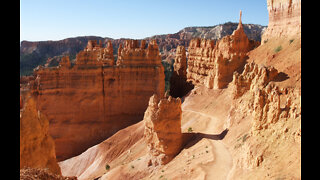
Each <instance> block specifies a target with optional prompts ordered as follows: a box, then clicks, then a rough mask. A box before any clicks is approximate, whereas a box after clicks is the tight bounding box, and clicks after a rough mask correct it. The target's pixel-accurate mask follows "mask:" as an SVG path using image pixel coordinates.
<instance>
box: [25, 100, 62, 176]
mask: <svg viewBox="0 0 320 180" xmlns="http://www.w3.org/2000/svg"><path fill="white" fill-rule="evenodd" d="M20 111H21V112H20V168H24V167H31V168H48V169H49V171H51V172H53V173H55V174H60V175H61V171H60V167H59V165H58V164H57V161H56V157H55V145H54V141H53V139H52V138H51V136H50V135H49V133H48V130H49V121H48V119H47V118H46V117H45V115H43V114H42V113H40V111H38V110H37V108H36V103H35V101H34V99H33V98H32V97H30V98H28V99H27V100H26V102H22V100H21V96H20Z"/></svg>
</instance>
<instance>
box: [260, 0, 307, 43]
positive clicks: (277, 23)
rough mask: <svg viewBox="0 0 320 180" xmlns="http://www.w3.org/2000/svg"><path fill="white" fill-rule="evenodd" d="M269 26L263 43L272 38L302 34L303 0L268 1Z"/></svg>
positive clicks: (263, 37) (263, 36)
mask: <svg viewBox="0 0 320 180" xmlns="http://www.w3.org/2000/svg"><path fill="white" fill-rule="evenodd" d="M267 5H268V12H269V24H268V28H267V30H266V31H265V32H264V34H263V35H262V40H261V42H262V43H265V41H267V40H268V39H270V38H272V37H289V36H292V35H296V34H299V33H301V0H291V1H288V0H267Z"/></svg>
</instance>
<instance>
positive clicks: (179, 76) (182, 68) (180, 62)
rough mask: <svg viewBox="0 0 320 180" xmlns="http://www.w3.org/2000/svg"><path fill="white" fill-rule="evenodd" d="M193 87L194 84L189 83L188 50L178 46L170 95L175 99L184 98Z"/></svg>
mask: <svg viewBox="0 0 320 180" xmlns="http://www.w3.org/2000/svg"><path fill="white" fill-rule="evenodd" d="M193 87H194V86H193V85H192V83H190V82H187V59H186V50H185V48H184V46H178V47H177V50H176V58H175V61H174V64H173V73H172V76H171V79H170V95H171V96H172V97H175V98H176V97H180V98H182V97H183V96H185V95H186V94H187V93H188V92H189V91H190V90H191V89H193Z"/></svg>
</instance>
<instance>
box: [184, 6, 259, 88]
mask: <svg viewBox="0 0 320 180" xmlns="http://www.w3.org/2000/svg"><path fill="white" fill-rule="evenodd" d="M257 45H259V42H255V41H251V40H249V39H248V37H247V36H246V34H245V33H244V30H243V26H242V22H241V12H240V22H239V25H238V28H237V29H236V30H235V31H234V32H233V34H232V35H230V36H225V37H223V38H222V39H221V40H219V41H218V42H217V43H216V44H215V42H214V41H213V40H205V39H201V40H200V39H193V40H191V41H190V46H189V57H188V71H187V79H188V81H189V80H190V81H192V82H193V83H194V84H205V85H206V87H208V88H210V89H212V88H214V89H221V88H226V87H227V85H228V84H229V83H230V82H231V81H232V75H233V72H235V71H240V70H241V69H242V68H243V67H244V64H245V60H246V59H247V58H248V57H247V52H249V51H250V50H252V49H253V48H255V47H256V46H257Z"/></svg>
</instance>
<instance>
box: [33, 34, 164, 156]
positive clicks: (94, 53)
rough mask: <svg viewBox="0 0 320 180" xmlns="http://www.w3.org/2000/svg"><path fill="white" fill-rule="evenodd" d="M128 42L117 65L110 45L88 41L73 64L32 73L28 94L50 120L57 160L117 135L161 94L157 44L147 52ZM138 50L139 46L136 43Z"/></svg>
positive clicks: (62, 62)
mask: <svg viewBox="0 0 320 180" xmlns="http://www.w3.org/2000/svg"><path fill="white" fill-rule="evenodd" d="M137 43H138V41H136V40H127V41H126V43H125V46H124V47H123V48H122V49H121V48H119V49H118V51H119V54H118V61H117V65H115V63H114V58H113V57H112V56H111V52H112V51H113V49H112V44H111V42H108V43H107V47H106V48H103V47H102V46H103V45H102V43H101V42H100V43H97V42H96V41H89V43H88V45H87V47H86V48H85V49H84V50H83V51H80V52H79V53H78V54H77V58H76V62H75V65H73V66H72V67H71V66H69V59H68V58H67V57H65V58H63V60H62V61H61V62H60V65H59V66H58V67H53V68H39V69H38V70H36V71H35V77H36V78H35V83H34V85H33V92H34V93H35V94H36V95H37V103H38V107H39V109H40V111H41V112H43V113H44V114H46V115H47V117H48V119H49V121H50V127H49V132H50V135H52V137H53V139H54V140H55V144H56V155H57V159H58V160H59V161H60V160H64V159H67V158H70V157H72V156H75V155H78V154H80V153H81V152H83V151H85V150H86V149H87V148H89V147H91V146H93V145H95V144H97V143H99V142H101V141H103V140H105V139H106V138H108V137H109V136H111V135H112V134H114V133H115V132H117V131H118V130H120V129H122V128H124V127H127V126H128V125H131V124H134V123H136V122H138V121H140V120H142V119H143V113H144V111H145V110H146V108H147V107H148V100H149V98H150V96H152V95H153V94H157V95H159V96H163V94H164V72H163V66H162V65H161V62H160V61H161V59H160V55H159V50H158V49H157V44H156V43H155V41H153V42H152V43H150V44H149V45H148V47H147V48H145V47H144V48H141V47H138V46H137ZM141 43H142V45H143V43H144V41H142V42H141Z"/></svg>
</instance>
